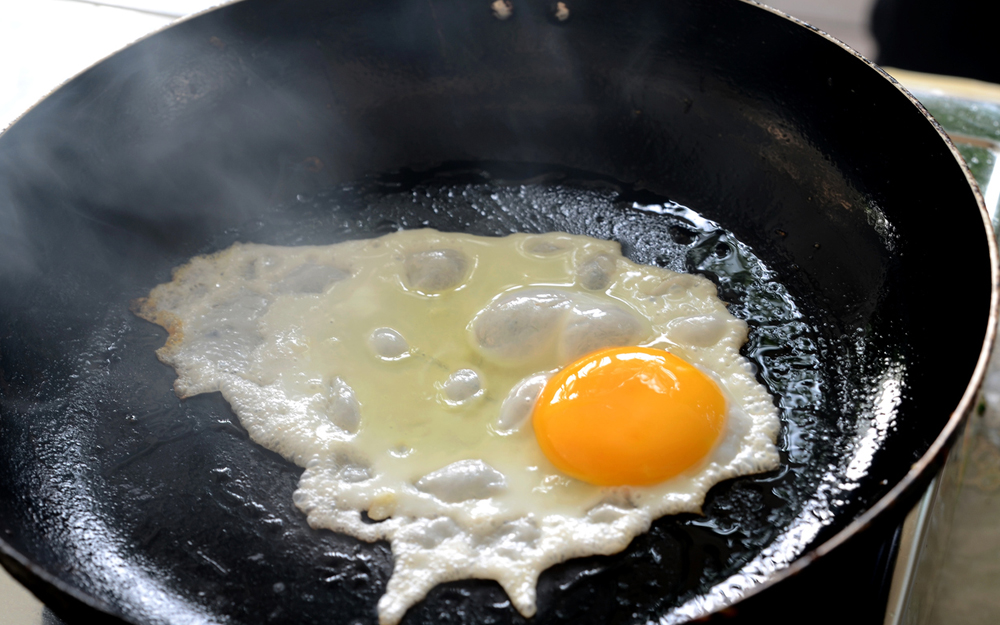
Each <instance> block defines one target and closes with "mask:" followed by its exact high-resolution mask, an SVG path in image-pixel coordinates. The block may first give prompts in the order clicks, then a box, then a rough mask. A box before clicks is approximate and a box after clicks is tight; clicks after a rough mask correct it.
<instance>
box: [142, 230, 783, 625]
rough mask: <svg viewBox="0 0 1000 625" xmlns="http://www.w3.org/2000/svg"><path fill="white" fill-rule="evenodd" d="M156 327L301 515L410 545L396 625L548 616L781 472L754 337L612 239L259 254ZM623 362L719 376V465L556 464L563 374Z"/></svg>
mask: <svg viewBox="0 0 1000 625" xmlns="http://www.w3.org/2000/svg"><path fill="white" fill-rule="evenodd" d="M136 310H137V313H138V314H140V315H141V316H143V317H144V318H146V319H149V320H151V321H154V322H156V323H159V324H160V325H162V326H164V327H165V328H167V329H168V330H169V331H170V339H169V340H168V342H167V344H166V345H165V346H164V347H163V348H162V349H160V350H159V351H158V355H159V356H160V358H161V359H162V360H163V361H164V362H166V363H168V364H170V365H172V366H173V367H174V368H175V369H176V371H177V373H178V380H177V382H176V384H175V389H176V391H177V392H178V394H179V395H181V396H185V397H186V396H190V395H194V394H197V393H203V392H212V391H221V393H222V394H223V396H224V397H225V398H226V400H227V401H229V403H230V405H231V406H232V407H233V410H234V412H235V413H236V414H237V415H238V416H239V418H240V421H241V423H242V424H243V425H244V426H245V427H246V429H247V431H248V432H249V433H250V436H251V437H252V438H253V440H254V441H256V442H257V443H259V444H261V445H264V446H265V447H267V448H269V449H271V450H274V451H276V452H278V453H280V454H282V455H283V456H284V457H286V458H288V459H289V460H291V461H292V462H294V463H296V464H298V465H299V466H302V467H305V471H304V472H303V474H302V477H301V479H300V482H299V487H298V489H297V490H296V492H295V497H294V502H295V504H296V506H298V507H299V508H300V509H301V510H302V511H303V512H305V514H306V515H307V518H308V521H309V523H310V525H312V526H313V527H317V528H327V529H331V530H334V531H339V532H344V533H347V534H350V535H352V536H355V537H357V538H360V539H362V540H379V539H386V540H389V541H390V543H391V546H392V550H393V555H394V559H395V563H394V568H393V572H392V577H391V578H390V580H389V582H388V585H387V588H386V592H385V594H384V595H383V596H382V598H381V599H380V601H379V619H380V622H381V623H383V625H391V624H393V623H396V622H398V621H399V620H400V619H401V618H402V617H403V615H404V614H405V612H406V610H407V609H408V608H409V607H410V606H411V605H413V604H414V603H416V602H417V601H420V600H421V599H422V598H423V597H424V595H425V594H426V593H427V591H429V590H430V589H431V588H432V587H433V586H435V585H436V584H439V583H442V582H445V581H450V580H456V579H463V578H470V577H474V578H487V579H495V580H497V581H498V582H499V583H500V584H501V586H502V587H503V588H504V590H506V592H507V594H508V595H509V596H510V598H511V601H512V603H513V605H514V606H515V607H516V608H517V609H518V610H519V611H520V612H521V613H522V614H523V615H525V616H531V615H532V614H534V613H535V610H536V606H535V585H536V582H537V579H538V576H539V574H540V573H541V571H543V570H544V569H545V568H547V567H549V566H551V565H553V564H555V563H557V562H561V561H563V560H566V559H568V558H573V557H580V556H586V555H593V554H610V553H615V552H617V551H620V550H622V549H624V548H625V547H626V546H627V545H628V543H629V542H630V541H631V540H632V538H633V537H634V536H636V535H637V534H639V533H642V532H644V531H646V530H647V529H648V527H649V525H650V523H651V522H652V521H653V520H654V519H656V518H657V517H660V516H663V515H665V514H675V513H679V512H698V511H699V510H700V507H701V504H702V502H703V500H704V497H705V494H706V492H707V491H708V489H709V488H711V487H712V486H713V485H714V484H716V483H718V482H719V481H721V480H725V479H729V478H732V477H736V476H739V475H747V474H751V473H758V472H762V471H768V470H772V469H774V468H776V467H777V466H778V455H777V449H776V447H775V440H776V437H777V432H778V427H779V421H778V417H777V412H776V410H775V408H774V403H773V400H772V398H771V397H770V395H769V394H768V393H767V391H766V390H765V389H764V388H763V387H762V386H761V385H760V384H759V383H758V382H757V381H756V379H755V378H754V372H753V368H752V366H750V363H749V361H747V360H746V359H744V358H742V357H741V356H740V355H739V349H740V347H741V346H742V345H743V343H745V342H746V339H747V326H746V324H745V323H744V322H743V321H741V320H739V319H736V318H734V317H733V316H732V315H731V314H730V313H729V312H728V311H727V309H726V306H725V304H724V303H723V302H721V301H720V300H719V299H718V297H717V295H716V289H715V286H714V285H713V284H712V283H711V282H710V281H709V280H707V279H705V278H703V277H700V276H694V275H687V274H677V273H674V272H671V271H668V270H665V269H661V268H657V267H648V266H642V265H636V264H634V263H632V262H631V261H629V260H627V259H626V258H624V257H623V256H622V255H621V253H620V249H619V247H618V245H617V244H616V243H612V242H608V241H599V240H596V239H591V238H588V237H582V236H573V235H568V234H564V233H551V234H545V235H523V234H519V235H511V236H508V237H503V238H487V237H477V236H472V235H464V234H448V233H440V232H436V231H433V230H415V231H401V232H397V233H393V234H389V235H385V236H383V237H379V238H377V239H370V240H362V241H349V242H344V243H339V244H335V245H329V246H324V247H296V248H282V247H273V246H265V245H254V244H237V245H234V246H233V247H231V248H229V249H228V250H224V251H222V252H219V253H217V254H214V255H211V256H204V257H198V258H195V259H193V260H192V261H190V262H189V263H188V264H187V265H185V266H184V267H182V268H180V269H178V270H177V271H176V272H175V275H174V279H173V280H172V281H171V282H170V283H167V284H163V285H160V286H158V287H156V288H155V289H154V290H153V291H152V292H151V293H150V296H149V297H148V298H146V299H144V300H142V301H140V302H138V305H137V308H136ZM622 345H642V346H646V347H652V348H660V349H666V350H669V351H671V352H673V353H674V354H676V355H677V356H680V357H681V358H683V359H685V360H687V361H688V362H690V363H692V364H693V365H695V366H696V367H698V368H700V369H701V370H703V371H704V372H706V373H707V374H708V375H709V376H710V377H712V378H713V379H714V380H715V381H716V382H717V383H718V384H719V387H720V389H721V390H722V392H723V395H724V396H725V398H726V401H727V410H728V413H727V417H726V427H725V430H724V432H723V434H722V436H721V438H720V440H719V442H718V443H717V444H716V445H715V447H714V449H713V450H712V451H711V453H710V455H709V457H707V458H705V460H704V462H703V463H702V464H701V465H699V466H697V467H694V468H692V469H691V470H689V471H688V472H686V473H684V474H681V475H678V476H677V477H675V478H671V479H669V480H667V481H665V482H662V483H660V484H655V485H651V486H644V487H615V488H602V487H598V486H593V485H590V484H586V483H583V482H580V481H577V480H574V479H571V478H569V477H567V476H565V475H563V474H561V473H560V472H559V471H558V470H557V469H556V468H555V467H554V466H553V465H552V464H551V463H550V462H549V461H548V459H547V458H546V457H545V455H544V454H543V453H542V452H541V450H540V448H539V447H538V444H537V442H536V440H535V438H534V433H533V430H532V427H531V424H530V422H531V413H532V410H533V407H534V404H535V401H536V399H537V397H538V395H539V393H540V392H541V390H542V388H543V387H544V386H545V383H546V381H547V380H548V379H549V378H550V377H551V376H552V375H553V374H554V372H556V371H557V370H558V369H559V368H560V367H562V366H564V365H566V364H568V363H569V362H571V361H573V360H575V359H576V358H578V357H580V356H582V355H584V354H586V353H588V352H590V351H593V350H596V349H600V348H604V347H613V346H622ZM366 516H367V518H366ZM372 520H374V521H378V522H375V523H373V522H371V521H372Z"/></svg>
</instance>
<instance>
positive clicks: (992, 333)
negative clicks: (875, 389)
mask: <svg viewBox="0 0 1000 625" xmlns="http://www.w3.org/2000/svg"><path fill="white" fill-rule="evenodd" d="M243 1H244V0H225V1H223V2H219V3H217V4H214V5H213V6H210V7H208V8H206V9H203V10H201V11H198V12H196V13H192V14H190V15H187V16H184V17H181V18H178V19H176V20H172V21H170V22H168V23H166V24H164V25H163V26H162V27H160V28H157V29H155V30H153V31H151V32H149V33H147V34H145V35H144V36H142V37H139V38H137V39H135V40H134V41H132V42H130V43H128V44H127V45H125V46H123V47H122V48H119V49H118V50H115V51H113V52H111V53H110V54H108V55H106V56H104V57H102V58H100V59H99V60H97V61H96V62H94V63H93V64H91V65H89V66H88V67H86V68H85V69H83V70H81V71H79V72H77V73H76V74H74V75H72V76H70V77H69V78H67V79H66V80H65V81H63V82H62V83H60V84H59V85H58V86H56V87H54V88H53V89H51V90H50V91H49V92H47V93H46V94H45V95H44V96H43V97H42V98H40V99H39V100H38V101H37V102H35V104H33V105H32V106H30V107H29V108H28V109H26V110H25V111H24V112H22V113H21V114H20V115H18V116H17V117H16V118H14V119H13V120H12V121H11V122H10V123H9V124H8V125H7V126H6V128H3V129H0V138H2V137H3V135H5V134H6V133H7V131H9V130H10V129H11V128H12V127H14V125H16V124H17V123H18V122H19V121H21V120H22V119H23V118H24V117H25V116H26V115H28V114H29V113H31V112H32V111H33V110H35V109H36V108H37V107H38V106H39V105H40V104H41V103H42V102H44V101H45V100H47V99H48V98H49V97H50V96H52V95H53V94H54V93H56V92H57V91H59V90H61V89H62V88H64V87H65V86H67V85H68V84H69V83H71V82H73V81H74V80H76V79H77V78H78V77H79V76H81V75H82V74H84V73H86V72H88V71H90V70H91V69H92V68H94V67H96V66H97V65H100V64H102V63H104V62H105V61H106V60H108V59H109V58H111V57H112V56H115V55H117V54H119V53H121V52H122V51H123V50H126V49H128V48H131V47H133V46H135V45H137V44H139V43H141V42H143V41H145V40H146V39H149V38H151V37H153V36H156V35H158V34H160V33H162V32H163V31H165V30H167V29H170V28H173V27H174V26H177V25H179V24H182V23H185V22H188V21H189V20H192V19H196V18H199V17H201V16H203V15H205V14H208V13H211V12H214V11H216V10H219V9H223V8H226V7H229V6H232V5H235V4H238V3H242V2H243ZM737 1H738V2H742V3H744V4H747V5H751V6H754V7H757V8H759V9H761V10H765V11H767V12H770V13H772V14H774V15H777V16H779V17H782V18H784V19H786V20H788V21H790V22H792V23H794V24H796V25H798V26H800V27H803V28H806V29H808V30H810V31H812V32H814V33H816V34H817V35H819V36H821V37H823V38H825V39H826V40H828V41H830V42H832V43H834V44H836V45H838V46H839V47H841V48H842V49H844V50H845V51H847V52H848V53H850V54H851V55H853V56H854V57H856V58H857V59H858V60H859V61H861V62H863V63H865V64H866V65H867V66H868V67H869V68H870V69H872V70H874V71H876V72H877V73H878V74H879V75H880V76H881V77H882V78H883V79H885V80H887V81H888V82H889V83H890V84H891V85H893V86H894V87H895V88H896V89H897V90H898V91H899V92H900V93H902V94H903V96H904V97H906V98H907V99H908V100H909V101H910V103H911V104H912V105H913V106H914V107H915V108H916V109H917V110H918V111H919V112H920V113H921V114H922V115H923V117H924V118H925V119H926V120H927V121H928V122H929V123H930V124H931V125H932V126H933V128H934V129H935V130H936V131H937V133H938V135H939V136H940V137H941V139H942V140H943V141H944V143H945V145H946V146H947V148H948V150H949V151H950V152H951V154H952V156H953V158H954V159H955V161H956V163H957V164H958V165H959V167H960V168H961V170H962V172H963V174H964V175H965V178H966V181H967V182H968V183H969V186H970V189H971V190H972V192H973V196H974V198H975V200H976V204H977V207H978V208H979V213H980V218H981V219H982V222H983V228H984V230H985V231H986V237H987V247H988V251H989V259H990V264H991V266H990V279H991V285H990V306H989V317H988V319H987V324H986V332H985V335H984V338H983V344H982V346H981V349H980V353H979V357H978V359H977V361H976V366H975V368H974V370H973V373H972V376H971V378H970V380H969V382H968V383H967V385H966V387H965V391H964V392H963V394H962V397H961V399H960V400H959V402H958V405H957V406H956V407H955V408H954V410H952V411H951V413H950V415H949V417H948V421H947V422H946V424H945V425H944V427H943V428H942V430H941V431H940V433H939V434H938V436H937V437H936V438H935V439H934V441H933V442H932V443H931V445H930V447H929V448H928V449H927V451H925V452H924V454H923V455H921V457H920V458H919V459H918V460H916V461H915V462H914V463H913V464H912V465H911V466H910V468H909V470H908V471H907V473H906V474H905V475H904V476H903V477H902V478H901V479H900V480H899V481H898V482H897V483H896V484H895V485H894V486H893V487H892V488H891V489H890V490H889V492H887V493H886V494H885V495H883V496H882V497H881V498H880V499H878V500H877V501H876V502H874V503H873V504H872V505H870V506H868V507H867V508H866V509H865V511H864V512H863V513H862V514H860V515H859V516H858V517H856V518H855V519H854V520H853V521H851V522H850V523H849V524H848V525H847V526H846V527H844V528H843V529H841V530H840V531H839V532H837V533H836V534H835V535H833V536H832V537H830V538H828V539H827V540H825V541H824V542H822V543H821V544H819V545H818V546H816V547H815V548H813V549H811V550H810V551H806V552H804V553H802V554H800V555H799V556H798V557H797V558H796V559H795V560H794V561H792V562H791V563H790V564H789V565H788V566H787V567H785V568H784V569H781V570H779V571H777V572H775V573H774V574H773V575H771V576H770V577H769V578H768V579H767V580H765V581H763V582H761V583H759V584H756V585H754V586H752V587H750V588H747V589H745V591H744V594H742V595H741V596H740V597H739V598H738V599H736V600H726V601H724V602H720V603H719V604H718V605H716V606H715V607H714V608H713V609H712V610H711V611H709V612H706V613H705V614H703V615H701V617H702V618H704V617H708V616H711V615H713V614H716V613H718V612H720V611H722V610H726V609H728V608H730V607H733V606H737V605H739V603H741V602H743V601H745V600H747V599H749V598H751V597H753V596H755V595H757V594H759V593H761V592H763V591H765V590H767V589H769V588H771V587H772V586H774V585H775V584H778V583H779V582H782V581H784V580H786V579H788V578H790V577H792V576H794V575H796V574H798V573H800V572H801V571H802V570H803V569H805V568H806V567H807V566H808V565H810V564H812V563H813V562H815V561H816V560H818V559H819V558H821V557H823V556H825V555H827V554H829V553H830V552H831V551H833V550H834V549H836V548H838V547H839V546H841V545H843V544H844V543H847V542H848V541H850V540H851V539H852V538H853V537H854V536H855V535H857V534H858V533H860V532H861V531H863V530H864V529H866V528H867V527H869V526H870V525H872V524H873V523H874V522H875V520H876V519H877V518H878V517H880V516H882V515H883V514H884V513H886V512H887V511H889V510H891V509H893V508H895V507H897V506H899V505H902V504H903V502H905V501H906V499H907V498H908V497H911V496H913V495H915V494H916V491H917V489H922V488H924V487H926V484H927V483H929V481H930V479H931V478H932V477H933V475H929V474H928V472H929V471H930V470H931V469H932V468H933V466H934V465H935V464H937V463H940V462H942V461H943V458H944V457H945V455H946V454H947V453H948V451H949V449H950V448H951V445H952V443H953V441H954V438H955V437H956V436H957V434H958V432H959V431H960V428H961V427H962V425H963V424H964V422H965V420H966V419H967V418H969V416H970V415H971V413H972V411H973V407H974V405H975V402H976V399H977V396H978V394H979V392H980V389H981V387H982V384H983V381H984V379H985V376H986V371H987V368H988V366H989V362H990V356H991V353H992V347H993V345H994V343H995V342H996V338H997V333H998V328H1000V249H998V242H997V233H996V231H995V230H994V227H993V224H992V221H991V218H990V213H989V210H988V208H987V206H986V203H985V200H984V197H983V194H982V191H981V190H980V189H979V186H978V184H977V182H976V180H975V178H974V176H973V175H972V171H971V169H970V168H969V166H968V164H967V163H966V162H965V160H964V159H963V158H962V156H961V154H960V153H959V151H958V149H957V147H956V146H955V144H954V142H953V141H952V140H951V138H950V136H949V135H948V134H947V133H946V132H945V130H944V128H943V127H942V126H941V125H940V123H939V122H938V121H937V120H936V119H935V118H934V117H933V115H931V114H930V112H928V110H927V109H926V107H924V106H923V104H921V103H920V101H919V100H917V99H916V98H915V97H914V96H913V95H912V94H911V93H910V92H909V91H908V90H907V89H906V88H905V87H904V86H903V85H902V84H900V82H899V81H898V80H896V79H895V78H894V77H893V76H892V75H890V74H889V73H888V72H886V71H885V70H884V69H882V68H881V67H880V66H878V65H876V64H875V63H874V62H872V61H871V60H869V59H868V58H866V57H865V56H864V55H862V54H860V53H859V52H857V51H856V50H854V49H853V48H852V47H850V46H849V45H848V44H846V43H844V42H842V41H840V40H839V39H837V38H836V37H834V36H832V35H830V34H828V33H826V32H825V31H823V30H821V29H819V28H816V27H815V26H812V25H810V24H808V23H806V22H804V21H802V20H800V19H798V18H795V17H793V16H791V15H789V14H787V13H785V12H783V11H781V10H779V9H775V8H773V7H771V6H768V5H766V4H764V3H762V2H759V1H758V0H737ZM11 562H14V563H16V565H17V567H20V568H22V569H23V570H24V571H26V572H27V573H29V574H30V575H32V576H34V578H36V579H37V580H40V581H41V582H42V584H41V585H39V584H34V583H30V581H34V580H31V579H30V578H28V580H29V583H26V580H25V579H23V578H22V575H21V572H20V571H18V570H15V569H16V567H12V566H11V564H10V563H11ZM0 565H2V566H3V567H4V568H5V569H6V570H7V571H8V572H10V573H11V575H12V576H13V577H14V578H15V579H17V581H18V582H19V583H21V584H22V585H24V586H25V587H26V588H28V590H29V591H30V592H32V594H34V595H35V596H36V597H38V598H39V599H40V600H42V601H43V603H44V602H46V596H49V595H51V596H52V597H58V594H57V593H63V594H66V595H69V596H70V597H71V598H73V599H74V600H77V601H80V602H82V603H83V604H85V605H87V606H88V607H91V608H93V609H95V610H97V611H99V612H103V613H105V614H107V615H108V616H110V617H113V618H118V619H121V620H124V621H126V622H129V623H137V622H136V621H133V620H132V619H129V618H127V617H126V616H125V615H123V614H121V613H120V612H118V611H116V610H114V608H113V607H112V606H110V605H109V604H107V603H106V602H104V601H102V600H101V599H99V598H97V597H94V596H91V595H89V594H87V593H85V592H83V591H82V590H80V589H78V588H77V587H75V586H73V585H71V584H70V583H68V582H66V581H64V580H62V579H60V578H58V577H56V576H55V575H54V574H52V573H50V572H49V571H48V570H47V569H45V568H43V567H42V566H41V565H40V564H38V563H37V562H34V561H33V560H31V559H30V558H28V557H27V556H26V555H24V554H23V553H21V552H20V551H18V550H17V549H15V548H14V547H13V546H12V545H11V544H10V543H8V542H7V540H6V539H5V538H4V537H3V536H0ZM26 577H27V576H26ZM39 586H41V588H39ZM36 589H37V590H41V591H42V592H41V593H39V592H37V590H36ZM53 591H55V592H53Z"/></svg>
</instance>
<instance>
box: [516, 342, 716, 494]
mask: <svg viewBox="0 0 1000 625" xmlns="http://www.w3.org/2000/svg"><path fill="white" fill-rule="evenodd" d="M725 417H726V401H725V399H724V398H723V396H722V392H721V391H720V390H719V387H718V386H717V385H716V383H715V382H714V381H712V380H711V379H710V378H709V377H708V376H707V375H705V374H704V373H702V372H701V371H699V370H698V369H697V368H695V367H694V366H693V365H691V364H689V363H687V362H685V361H684V360H682V359H680V358H678V357H677V356H674V355H673V354H671V353H669V352H665V351H663V350H658V349H649V348H645V347H615V348H611V349H603V350H600V351H596V352H593V353H590V354H588V355H586V356H584V357H583V358H580V359H579V360H577V361H576V362H574V363H572V364H570V365H568V366H566V367H565V368H563V369H562V370H561V371H560V372H559V373H557V374H556V375H555V376H553V377H552V379H550V380H549V381H548V383H547V384H546V385H545V389H544V390H543V391H542V394H541V395H540V396H539V398H538V403H537V404H535V410H534V413H533V415H532V424H533V426H534V429H535V436H536V438H537V439H538V444H539V445H540V446H541V448H542V451H543V452H544V453H545V455H546V456H547V457H548V459H549V460H550V461H552V464H554V465H556V467H557V468H558V469H559V470H560V471H562V472H564V473H566V474H567V475H570V476H572V477H575V478H577V479H579V480H583V481H584V482H589V483H591V484H596V485H598V486H624V485H636V486H638V485H644V484H655V483H657V482H662V481H664V480H667V479H669V478H671V477H673V476H675V475H678V474H679V473H682V472H684V471H685V470H686V469H688V468H689V467H691V466H694V465H696V464H699V463H700V462H701V461H702V460H703V459H704V458H705V457H706V456H707V455H708V453H709V452H710V451H711V450H712V447H713V446H714V445H715V443H716V441H717V440H718V438H719V436H720V435H721V433H722V429H723V426H724V424H725Z"/></svg>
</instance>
